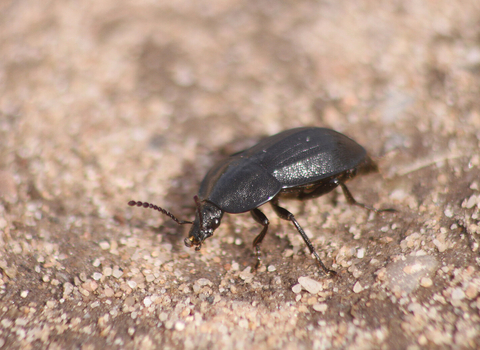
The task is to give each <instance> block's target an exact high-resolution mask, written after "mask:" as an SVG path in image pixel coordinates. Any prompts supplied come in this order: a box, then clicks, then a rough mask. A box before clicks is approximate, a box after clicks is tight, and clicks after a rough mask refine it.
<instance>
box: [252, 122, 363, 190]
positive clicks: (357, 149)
mask: <svg viewBox="0 0 480 350" xmlns="http://www.w3.org/2000/svg"><path fill="white" fill-rule="evenodd" d="M297 130H298V132H297V133H294V134H292V135H289V136H288V137H286V138H284V139H283V140H282V142H277V143H274V144H271V145H269V147H267V148H266V149H264V151H263V157H262V158H261V160H260V163H261V164H262V165H263V166H264V167H265V168H266V169H267V171H268V172H269V173H271V174H272V175H273V176H274V177H275V178H276V179H277V180H278V181H279V182H280V183H281V184H282V188H289V187H295V186H303V185H305V184H308V183H312V182H317V181H319V180H321V179H324V178H327V177H330V176H332V175H335V174H340V173H342V172H343V171H346V170H349V169H353V168H355V167H356V166H358V165H359V164H361V163H362V162H363V161H364V159H365V157H366V151H365V149H364V148H363V147H362V146H360V145H359V144H358V143H356V142H355V141H353V140H352V139H350V138H348V137H346V136H345V135H343V134H340V133H338V132H336V131H333V130H330V129H324V128H301V129H297Z"/></svg>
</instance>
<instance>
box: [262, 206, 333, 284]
mask: <svg viewBox="0 0 480 350" xmlns="http://www.w3.org/2000/svg"><path fill="white" fill-rule="evenodd" d="M270 204H271V205H272V207H273V210H275V213H277V215H278V216H279V217H280V218H281V219H284V220H289V221H291V222H293V224H294V225H295V227H296V229H297V231H298V232H299V233H300V235H301V236H302V238H303V240H304V241H305V244H306V245H307V247H308V249H309V250H310V253H311V254H313V255H314V256H315V259H317V261H318V263H319V264H320V267H321V268H322V270H323V271H324V272H325V273H326V274H327V275H331V276H333V275H336V274H337V273H336V272H335V271H333V270H330V269H328V268H327V267H326V266H325V264H324V263H323V262H322V259H320V256H319V255H318V254H317V252H316V251H315V248H314V247H313V244H312V242H310V239H309V238H308V237H307V235H306V234H305V231H303V229H302V227H301V226H300V224H299V223H298V221H297V219H295V216H293V214H292V213H290V212H289V211H288V210H287V209H285V208H282V207H280V206H279V205H278V201H277V200H272V201H271V202H270Z"/></svg>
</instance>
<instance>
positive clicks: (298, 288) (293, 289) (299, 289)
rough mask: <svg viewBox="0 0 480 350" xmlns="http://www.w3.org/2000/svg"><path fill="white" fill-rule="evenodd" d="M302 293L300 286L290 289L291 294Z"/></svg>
mask: <svg viewBox="0 0 480 350" xmlns="http://www.w3.org/2000/svg"><path fill="white" fill-rule="evenodd" d="M301 291H302V286H301V285H300V284H296V285H294V286H293V287H292V292H294V293H295V294H298V293H300V292H301Z"/></svg>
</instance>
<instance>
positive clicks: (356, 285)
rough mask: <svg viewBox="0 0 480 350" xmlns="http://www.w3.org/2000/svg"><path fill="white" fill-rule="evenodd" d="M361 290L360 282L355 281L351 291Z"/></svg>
mask: <svg viewBox="0 0 480 350" xmlns="http://www.w3.org/2000/svg"><path fill="white" fill-rule="evenodd" d="M361 291H363V287H362V285H361V284H360V282H357V283H355V285H354V286H353V292H354V293H360V292H361Z"/></svg>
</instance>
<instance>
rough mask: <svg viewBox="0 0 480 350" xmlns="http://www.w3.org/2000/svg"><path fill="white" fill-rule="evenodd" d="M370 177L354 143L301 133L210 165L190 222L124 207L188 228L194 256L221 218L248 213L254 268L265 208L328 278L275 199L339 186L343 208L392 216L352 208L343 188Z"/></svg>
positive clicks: (330, 133) (333, 135)
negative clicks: (255, 226)
mask: <svg viewBox="0 0 480 350" xmlns="http://www.w3.org/2000/svg"><path fill="white" fill-rule="evenodd" d="M376 171H378V167H377V165H376V163H375V162H374V161H373V160H372V159H371V158H370V157H369V156H368V155H367V152H366V151H365V149H364V148H363V147H362V146H360V145H359V144H358V143H357V142H355V141H354V140H352V139H350V138H348V137H347V136H345V135H343V134H341V133H339V132H336V131H334V130H331V129H327V128H318V127H301V128H295V129H290V130H286V131H283V132H280V133H278V134H276V135H273V136H270V137H268V138H266V139H264V140H262V141H260V142H259V143H258V144H256V145H255V146H253V147H251V148H249V149H246V150H244V151H242V152H238V153H235V154H233V155H231V156H230V157H228V158H227V159H224V160H222V161H220V162H218V163H217V164H216V165H214V166H213V167H212V168H211V169H210V171H209V172H208V173H207V175H206V176H205V178H204V179H203V181H202V183H201V185H200V190H199V192H198V196H194V200H195V205H196V216H195V220H194V221H193V222H192V221H185V220H179V219H178V218H177V217H175V216H174V215H173V214H172V213H170V212H169V211H168V210H165V209H163V208H161V207H159V206H157V205H154V204H151V203H147V202H141V201H130V202H129V203H128V204H129V205H130V206H138V207H144V208H151V209H155V210H158V211H160V212H161V213H163V214H165V215H167V216H169V217H170V218H171V219H173V220H174V221H175V222H177V223H178V224H180V225H183V224H192V227H191V229H190V233H189V235H188V238H185V245H186V246H187V247H192V246H195V250H197V251H198V250H200V249H201V247H202V244H203V242H204V241H205V239H207V238H209V237H211V236H212V235H213V232H214V231H215V229H217V228H218V227H219V226H220V222H221V220H222V217H223V214H224V213H230V214H238V213H243V212H247V211H250V214H251V215H252V217H253V219H254V220H255V221H256V222H257V223H259V224H260V225H262V226H263V229H262V230H261V232H260V233H259V234H258V235H257V237H256V238H255V239H254V241H253V248H254V250H255V253H256V256H257V259H258V260H257V265H256V266H257V267H258V265H259V264H260V244H261V243H262V241H263V239H264V237H265V235H266V234H267V230H268V226H269V221H268V219H267V217H266V216H265V214H264V213H263V212H262V211H261V210H260V209H258V207H260V206H261V205H263V204H265V203H267V202H270V204H271V206H272V207H273V210H274V211H275V213H276V214H277V215H278V216H279V217H280V218H282V219H284V220H289V221H291V222H292V223H293V225H295V228H296V229H297V231H298V232H299V233H300V235H301V236H302V238H303V240H304V241H305V243H306V245H307V247H308V249H309V250H310V253H311V254H313V255H314V256H315V258H316V260H317V261H318V263H319V265H320V267H321V268H322V269H323V271H324V272H325V273H327V274H330V275H334V274H335V271H333V270H330V269H328V268H327V267H326V266H325V264H324V263H323V262H322V260H321V259H320V256H319V255H318V254H317V252H316V251H315V248H314V246H313V244H312V242H311V241H310V239H309V238H308V237H307V235H306V234H305V231H304V230H303V229H302V227H301V226H300V224H299V223H298V221H297V219H296V218H295V216H294V215H293V214H292V213H290V212H289V211H288V210H286V209H285V208H283V207H281V206H280V205H279V199H280V198H282V197H287V198H295V199H299V200H306V199H311V198H317V197H320V196H322V195H324V194H326V193H329V192H331V191H332V190H333V189H335V188H336V187H338V186H340V187H341V189H342V191H343V194H344V195H345V198H346V200H347V202H348V203H349V204H352V205H357V206H360V207H362V208H365V209H367V210H369V211H374V212H377V213H378V212H393V211H395V210H394V209H381V210H379V209H375V208H373V207H370V206H368V205H365V204H363V203H359V202H357V201H356V200H355V199H354V198H353V196H352V194H351V193H350V191H349V190H348V188H347V186H346V185H345V182H347V181H348V180H350V179H352V178H353V177H355V176H356V175H360V174H367V173H371V172H376Z"/></svg>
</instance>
